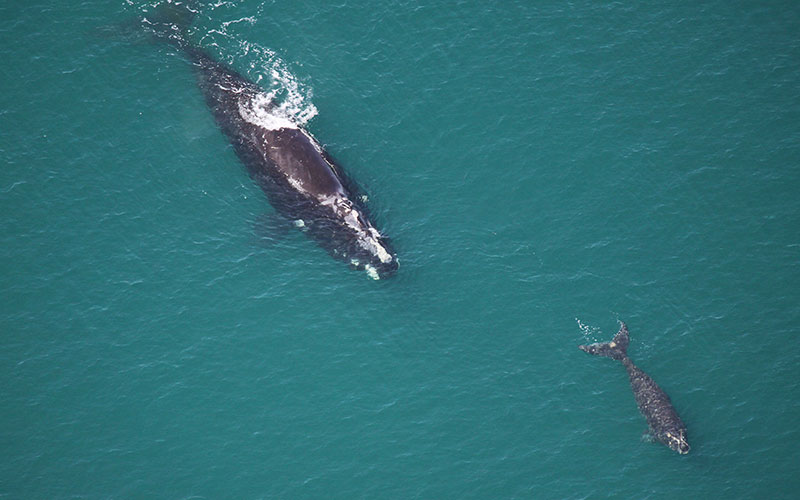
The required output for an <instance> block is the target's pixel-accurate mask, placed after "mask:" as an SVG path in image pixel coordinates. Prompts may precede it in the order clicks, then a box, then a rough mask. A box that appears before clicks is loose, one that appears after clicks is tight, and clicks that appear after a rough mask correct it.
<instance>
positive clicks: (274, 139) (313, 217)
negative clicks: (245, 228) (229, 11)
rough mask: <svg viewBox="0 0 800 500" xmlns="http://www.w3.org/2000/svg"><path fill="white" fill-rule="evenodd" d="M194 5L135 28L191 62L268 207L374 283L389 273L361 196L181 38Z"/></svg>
mask: <svg viewBox="0 0 800 500" xmlns="http://www.w3.org/2000/svg"><path fill="white" fill-rule="evenodd" d="M195 5H196V2H168V3H163V4H161V5H160V6H159V7H160V8H157V9H156V11H155V12H154V13H153V14H152V15H151V16H149V17H145V18H144V19H143V20H142V22H143V24H144V26H145V28H146V29H148V30H149V31H150V32H152V33H153V34H154V35H156V37H158V38H160V39H162V40H165V41H167V42H169V43H170V44H172V45H173V46H175V47H177V48H178V49H179V50H180V51H181V52H182V53H183V54H184V55H185V56H186V58H187V59H188V60H189V61H190V62H191V63H192V66H193V67H194V69H195V74H196V76H197V83H198V85H199V87H200V90H201V91H202V94H203V97H204V98H205V101H206V104H207V105H208V107H209V109H210V110H211V113H212V114H213V115H214V119H215V120H216V122H217V125H218V126H219V128H220V129H221V130H222V132H223V133H224V134H225V136H227V138H228V140H229V141H230V143H231V144H232V145H233V148H234V151H235V152H236V155H237V156H238V157H239V159H240V160H241V161H242V163H243V164H244V165H245V166H246V167H247V170H248V172H249V173H250V176H251V177H252V178H253V179H254V180H255V181H256V182H257V183H258V185H259V186H260V187H261V189H262V190H263V191H264V192H265V193H266V195H267V198H268V200H269V202H270V204H271V205H272V206H273V207H275V209H276V211H277V212H278V213H280V214H281V215H283V216H284V217H286V218H287V219H288V220H289V221H293V222H294V225H295V226H297V227H300V228H302V229H303V231H304V232H305V233H306V234H308V235H309V236H311V237H312V238H313V239H314V240H315V241H316V242H317V243H318V244H319V245H320V246H322V247H323V248H325V249H326V250H328V252H329V253H330V254H331V255H333V256H334V257H336V258H338V259H341V260H344V261H345V262H348V263H349V264H350V265H352V266H353V267H355V268H357V269H363V270H366V271H367V273H368V274H369V275H370V276H371V277H372V278H375V279H378V278H380V277H383V276H389V275H392V274H394V273H395V271H396V270H397V268H398V262H397V256H396V254H395V252H394V250H393V249H392V248H391V246H390V244H389V242H388V240H387V239H386V238H385V237H384V236H383V235H382V234H381V233H380V232H379V231H378V230H377V229H376V228H375V226H374V224H373V223H372V221H371V220H370V218H369V216H368V213H367V210H366V207H365V205H364V203H363V199H364V198H365V197H363V196H359V195H358V190H357V188H356V186H355V185H354V184H353V183H352V182H351V181H350V180H349V179H348V178H347V177H346V176H345V174H344V172H343V171H342V169H341V168H340V167H339V165H338V164H337V163H336V162H335V161H334V160H333V158H332V157H331V156H330V155H329V154H328V152H327V151H325V149H324V148H323V147H322V145H321V144H320V143H319V142H318V141H317V140H316V139H315V138H314V137H313V136H312V135H311V134H310V133H309V132H308V131H307V130H305V129H304V128H302V127H301V126H300V125H298V124H297V123H295V122H294V121H293V120H292V119H291V118H290V117H288V116H285V115H282V114H281V113H278V112H276V109H277V106H276V103H275V102H274V101H273V99H272V97H271V96H270V94H267V93H266V92H265V91H264V90H263V89H262V88H260V87H259V86H258V85H256V84H255V83H253V82H251V81H250V80H248V79H247V78H245V77H244V76H242V75H241V74H239V73H238V72H237V71H235V70H234V69H232V68H230V67H228V66H226V65H225V64H222V63H220V62H219V61H216V60H215V59H214V58H212V57H211V56H210V55H209V54H208V53H207V52H205V51H204V50H203V49H201V48H199V47H197V46H195V45H193V44H191V43H189V42H188V41H187V40H186V38H185V35H184V33H185V31H186V29H187V28H188V27H189V25H190V24H191V22H192V20H193V18H194V15H195V14H196V12H197V10H196V7H195Z"/></svg>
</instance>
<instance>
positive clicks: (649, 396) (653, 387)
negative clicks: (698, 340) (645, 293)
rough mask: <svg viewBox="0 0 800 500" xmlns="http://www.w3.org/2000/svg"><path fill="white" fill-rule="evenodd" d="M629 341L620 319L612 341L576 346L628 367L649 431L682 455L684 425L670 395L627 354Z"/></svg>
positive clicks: (684, 441)
mask: <svg viewBox="0 0 800 500" xmlns="http://www.w3.org/2000/svg"><path fill="white" fill-rule="evenodd" d="M629 341H630V336H629V334H628V327H627V326H626V325H625V323H622V326H621V327H620V329H619V332H618V333H617V334H616V335H615V336H614V338H613V339H611V342H605V343H597V344H591V345H581V346H578V348H579V349H581V350H582V351H585V352H588V353H589V354H594V355H596V356H605V357H609V358H612V359H616V360H618V361H621V362H622V364H623V365H624V366H625V369H626V370H627V371H628V377H629V378H630V382H631V388H632V389H633V395H634V397H635V398H636V404H637V405H638V406H639V411H641V412H642V415H644V417H645V418H646V419H647V424H648V425H649V426H650V429H649V431H650V435H651V436H653V437H654V438H655V439H656V440H657V441H659V442H660V443H663V444H665V445H667V446H668V447H669V448H670V449H672V450H674V451H677V452H678V453H680V454H682V455H684V454H686V453H689V443H688V442H687V441H686V426H685V425H684V424H683V421H682V420H681V418H680V417H679V416H678V412H676V411H675V408H674V407H673V406H672V402H671V401H670V400H669V396H667V394H666V393H665V392H664V391H663V390H661V388H660V387H659V386H658V384H656V383H655V381H653V379H652V378H650V376H649V375H647V374H646V373H645V372H643V371H642V370H641V369H639V367H637V366H636V365H634V364H633V361H631V359H630V358H629V357H628V343H629Z"/></svg>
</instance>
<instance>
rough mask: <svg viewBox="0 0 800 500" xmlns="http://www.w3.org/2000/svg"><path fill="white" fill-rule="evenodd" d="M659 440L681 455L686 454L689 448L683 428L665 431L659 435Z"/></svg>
mask: <svg viewBox="0 0 800 500" xmlns="http://www.w3.org/2000/svg"><path fill="white" fill-rule="evenodd" d="M659 441H661V442H662V443H664V444H665V445H667V446H669V448H670V449H671V450H673V451H677V452H678V453H680V454H681V455H686V454H687V453H689V450H690V449H691V447H690V446H689V442H688V441H686V430H684V429H678V430H673V431H665V432H664V433H662V434H661V435H660V436H659Z"/></svg>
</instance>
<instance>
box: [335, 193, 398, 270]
mask: <svg viewBox="0 0 800 500" xmlns="http://www.w3.org/2000/svg"><path fill="white" fill-rule="evenodd" d="M322 205H323V206H327V207H329V208H330V209H331V210H332V211H333V217H332V218H330V219H328V220H329V222H331V227H330V229H331V230H332V232H333V233H335V234H333V235H328V239H329V241H330V242H331V243H333V245H334V247H335V248H333V253H334V254H335V255H337V256H339V257H341V258H343V259H344V260H346V261H347V262H349V263H350V265H351V266H352V267H353V268H355V269H361V270H364V271H366V273H367V274H368V275H369V277H371V278H372V279H376V280H377V279H381V278H387V277H389V276H392V275H393V274H395V273H396V272H397V268H398V266H399V264H398V261H397V255H396V253H395V251H394V249H393V248H392V246H391V244H390V243H389V240H388V239H387V238H386V237H384V236H383V235H381V233H380V232H378V230H377V229H375V226H373V225H372V223H371V222H370V220H369V218H368V217H367V215H366V213H365V212H364V211H363V210H362V208H361V207H360V206H359V205H357V204H355V203H353V201H352V200H350V199H349V198H348V197H347V196H342V195H339V196H335V197H330V198H328V199H325V200H324V201H322Z"/></svg>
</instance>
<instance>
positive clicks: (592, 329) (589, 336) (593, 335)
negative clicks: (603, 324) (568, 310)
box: [575, 318, 600, 342]
mask: <svg viewBox="0 0 800 500" xmlns="http://www.w3.org/2000/svg"><path fill="white" fill-rule="evenodd" d="M575 321H577V322H578V328H580V329H581V333H582V334H583V338H585V339H586V340H587V341H589V342H597V332H599V331H600V329H599V328H597V327H596V326H589V325H586V324H584V323H582V322H581V320H579V319H578V318H575Z"/></svg>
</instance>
